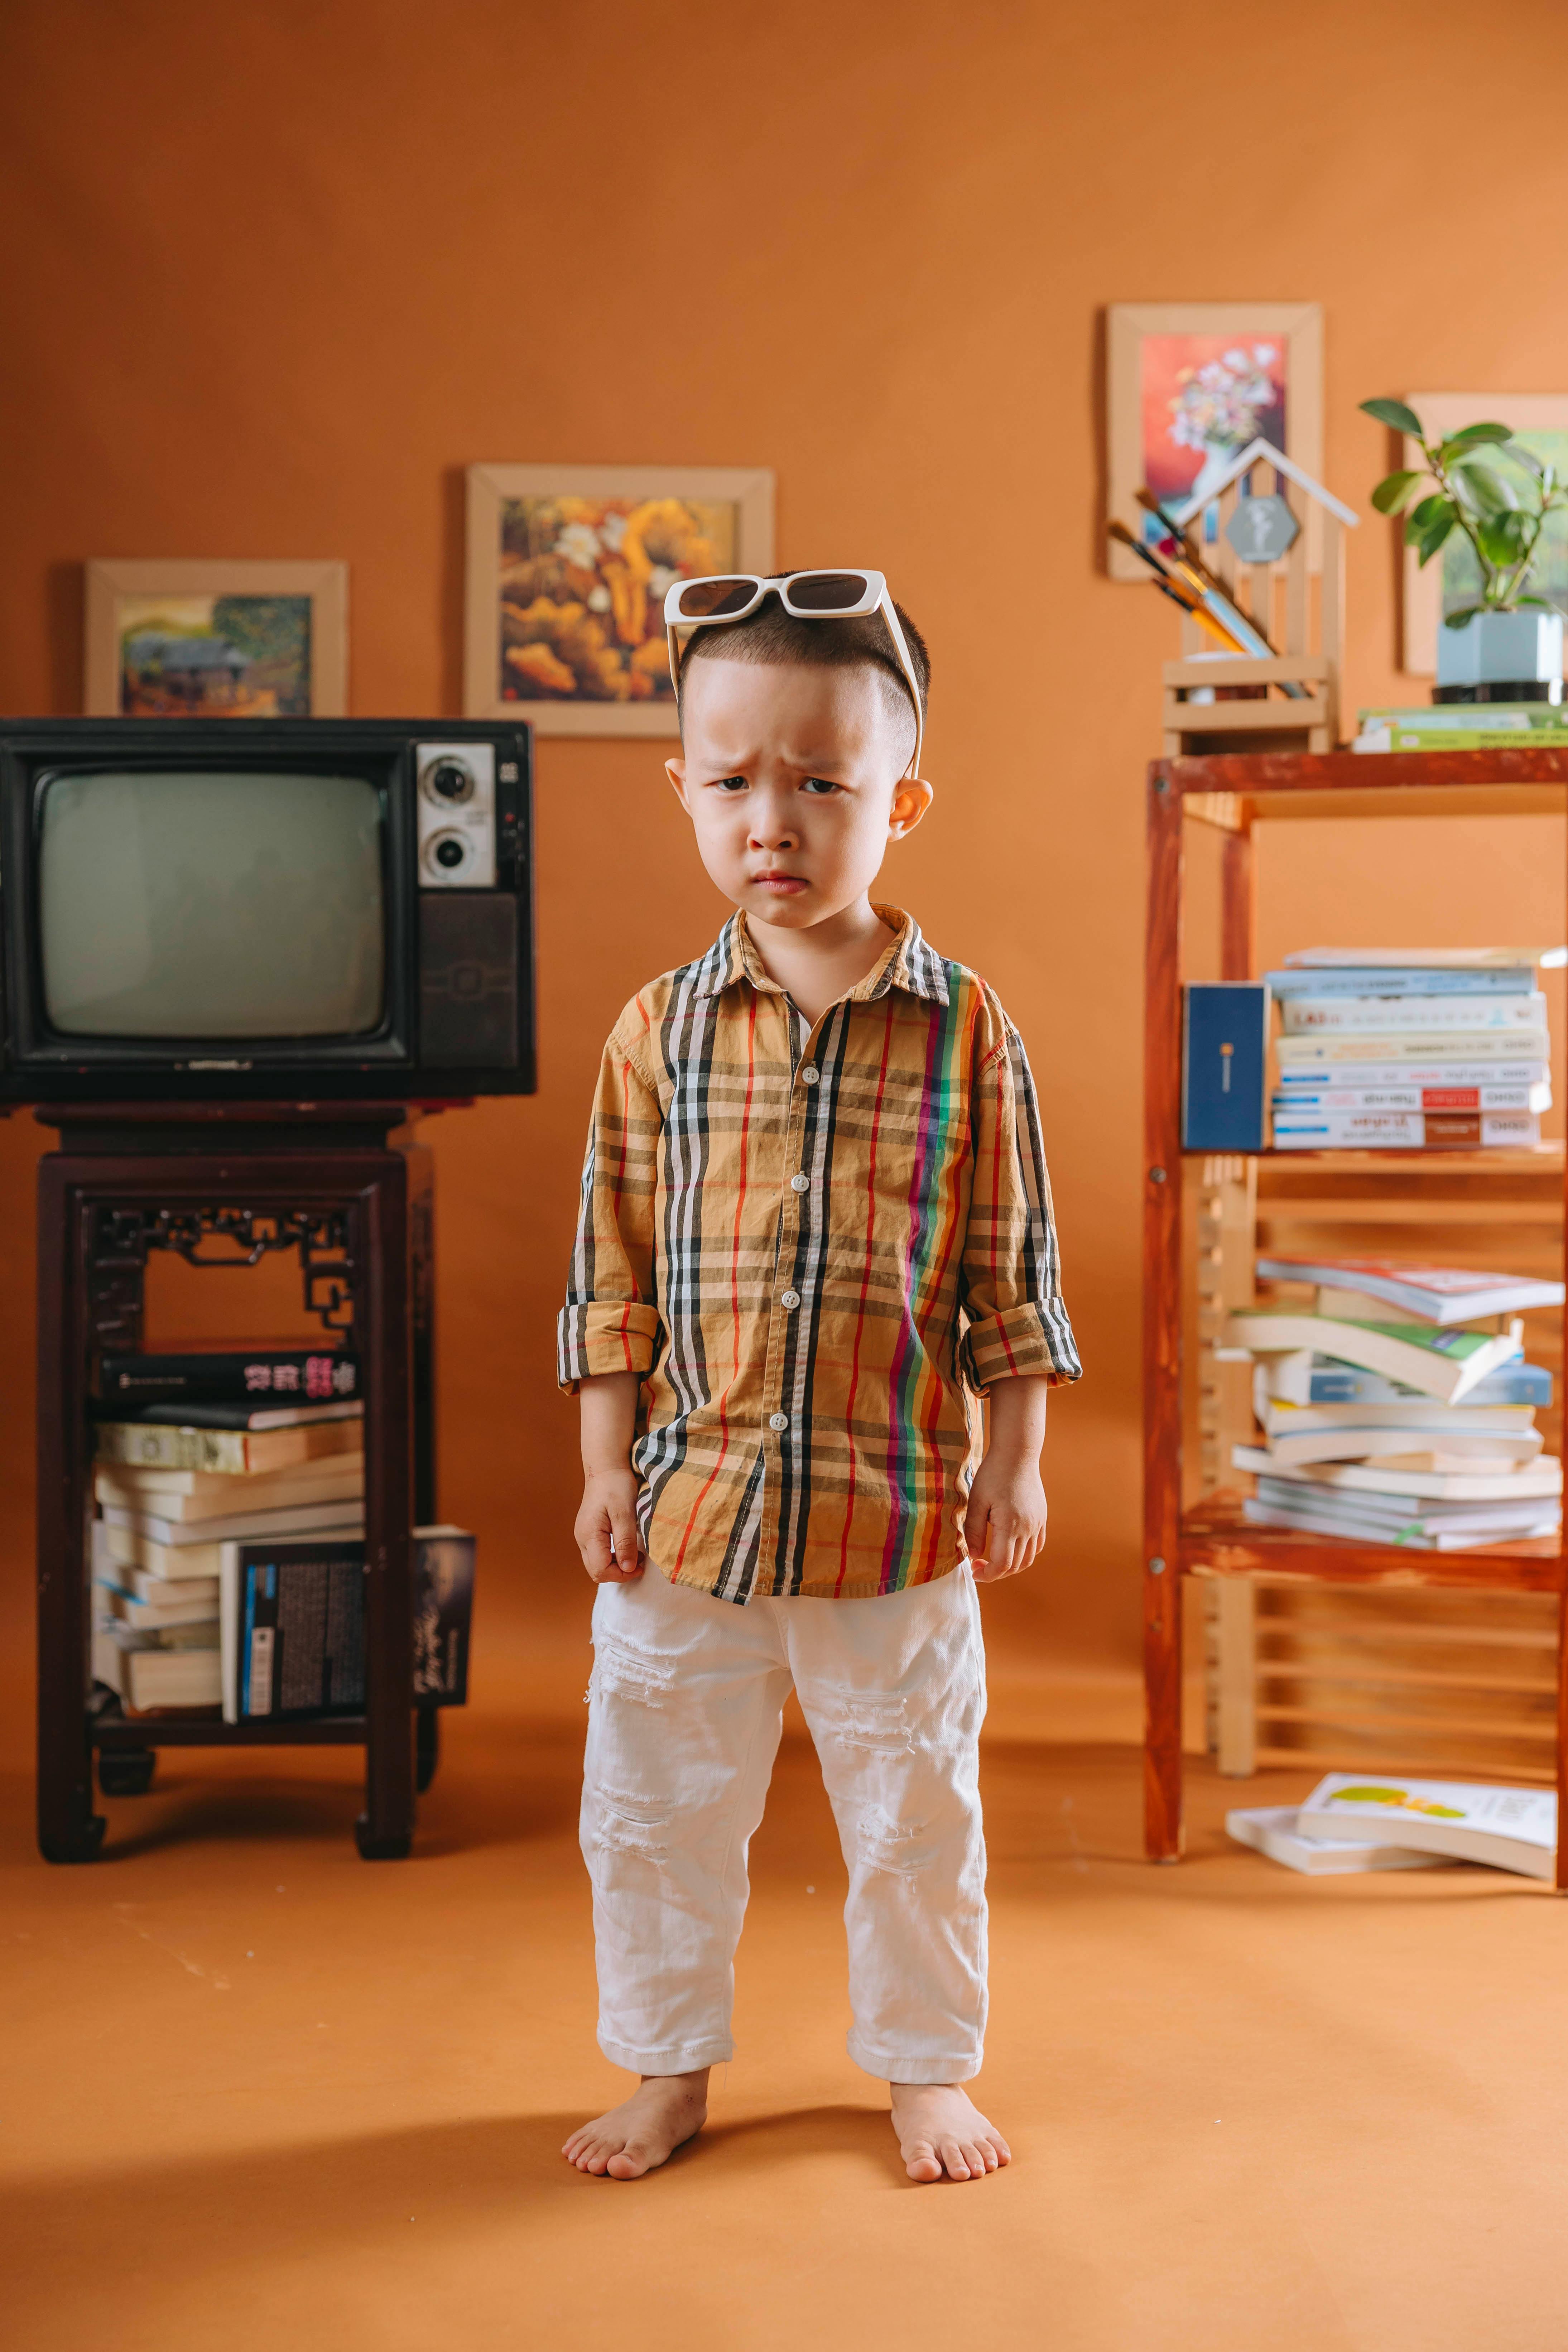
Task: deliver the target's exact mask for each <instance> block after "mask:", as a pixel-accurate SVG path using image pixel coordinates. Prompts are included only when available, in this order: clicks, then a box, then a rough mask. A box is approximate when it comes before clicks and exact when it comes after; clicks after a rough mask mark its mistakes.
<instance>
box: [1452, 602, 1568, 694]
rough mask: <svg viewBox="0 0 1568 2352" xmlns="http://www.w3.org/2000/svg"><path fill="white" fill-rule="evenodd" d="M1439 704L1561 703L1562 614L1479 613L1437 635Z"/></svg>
mask: <svg viewBox="0 0 1568 2352" xmlns="http://www.w3.org/2000/svg"><path fill="white" fill-rule="evenodd" d="M1432 699H1433V701H1434V702H1561V701H1562V699H1563V615H1562V614H1561V613H1539V612H1524V613H1476V614H1472V615H1471V617H1470V619H1469V620H1468V621H1467V622H1466V624H1465V625H1464V627H1463V628H1462V629H1450V628H1448V627H1447V625H1444V626H1442V627H1440V628H1439V629H1438V631H1437V685H1436V690H1435V692H1434V694H1433V697H1432Z"/></svg>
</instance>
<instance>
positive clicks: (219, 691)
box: [83, 557, 349, 719]
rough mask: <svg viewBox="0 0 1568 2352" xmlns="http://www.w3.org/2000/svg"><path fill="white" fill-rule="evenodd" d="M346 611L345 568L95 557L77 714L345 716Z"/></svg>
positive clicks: (89, 581) (316, 564) (104, 716)
mask: <svg viewBox="0 0 1568 2352" xmlns="http://www.w3.org/2000/svg"><path fill="white" fill-rule="evenodd" d="M247 606H249V607H251V608H252V609H251V610H249V611H247ZM348 615H349V568H348V565H347V564H346V563H341V562H289V561H282V562H273V561H272V560H270V559H269V558H257V559H254V560H248V561H247V560H237V561H235V562H207V561H206V560H205V559H200V558H194V557H193V558H191V559H189V560H184V559H180V560H170V561H163V560H161V559H150V560H148V561H146V562H137V561H133V560H129V559H126V560H122V559H120V558H99V559H97V560H95V561H94V562H89V564H88V566H87V644H86V664H85V668H86V678H85V685H86V692H85V694H84V697H83V708H84V709H85V710H86V712H87V715H88V717H89V719H125V718H132V719H135V718H142V719H153V718H157V719H171V718H194V719H294V718H303V719H342V718H343V717H345V716H346V715H347V711H348ZM225 656H228V658H225Z"/></svg>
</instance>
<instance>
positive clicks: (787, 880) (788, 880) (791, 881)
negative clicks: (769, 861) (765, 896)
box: [752, 873, 811, 898]
mask: <svg viewBox="0 0 1568 2352" xmlns="http://www.w3.org/2000/svg"><path fill="white" fill-rule="evenodd" d="M752 881H753V883H754V884H755V885H756V887H757V888H758V889H759V890H771V891H772V892H773V896H774V897H775V898H794V896H795V892H796V891H797V890H808V889H809V888H810V887H811V885H810V883H809V882H807V880H806V879H805V876H804V875H803V874H778V873H768V874H753V875H752Z"/></svg>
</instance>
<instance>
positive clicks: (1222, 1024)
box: [1182, 981, 1268, 1151]
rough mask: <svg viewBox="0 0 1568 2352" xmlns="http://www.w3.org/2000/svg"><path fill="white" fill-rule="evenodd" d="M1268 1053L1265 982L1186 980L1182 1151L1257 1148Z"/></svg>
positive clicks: (1264, 1113) (1261, 1140)
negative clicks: (1188, 983)
mask: <svg viewBox="0 0 1568 2352" xmlns="http://www.w3.org/2000/svg"><path fill="white" fill-rule="evenodd" d="M1267 1064H1268V982H1267V981H1194V982H1191V983H1190V985H1189V986H1188V987H1186V988H1185V989H1184V991H1183V1007H1182V1146H1183V1149H1184V1150H1187V1151H1261V1150H1263V1149H1264V1147H1265V1144H1266V1142H1267V1140H1268V1135H1267V1128H1266V1120H1267V1117H1268V1082H1267Z"/></svg>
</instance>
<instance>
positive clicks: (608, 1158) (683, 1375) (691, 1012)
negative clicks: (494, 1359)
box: [560, 908, 1079, 1601]
mask: <svg viewBox="0 0 1568 2352" xmlns="http://www.w3.org/2000/svg"><path fill="white" fill-rule="evenodd" d="M878 912H879V914H880V915H881V917H882V919H883V920H884V921H885V922H886V923H887V924H888V925H889V929H894V930H895V931H896V934H897V935H896V937H894V938H893V939H891V940H889V944H888V950H887V953H886V954H885V955H884V956H883V957H882V959H881V961H880V962H879V964H878V965H877V968H876V970H875V971H871V972H869V973H868V974H867V976H866V978H865V979H864V980H863V981H861V982H859V984H858V986H857V987H855V988H852V989H851V990H850V991H849V992H848V994H847V996H844V997H841V998H840V999H839V1001H838V1002H837V1003H836V1004H834V1005H833V1006H831V1007H830V1008H829V1010H828V1011H827V1012H826V1013H824V1014H823V1016H822V1018H821V1019H820V1020H819V1021H817V1022H815V1023H812V1022H808V1021H807V1020H806V1018H805V1014H804V1013H800V1012H799V1011H797V1009H796V1007H795V1005H794V1004H793V1003H791V1001H790V999H789V997H788V996H787V995H786V994H785V993H784V990H783V989H781V988H780V987H779V986H778V984H777V982H774V981H773V980H771V979H770V978H769V977H768V975H767V973H766V972H765V971H763V967H762V964H761V962H760V961H759V960H758V958H757V956H756V954H755V951H754V950H753V948H752V942H751V940H750V939H749V938H748V936H747V931H746V925H745V919H744V917H743V916H740V915H737V916H735V917H733V918H732V919H731V921H730V922H728V923H727V924H726V925H725V927H724V929H723V930H722V931H721V933H720V935H719V938H718V940H717V941H716V942H715V944H714V945H713V946H712V947H711V948H710V950H709V951H708V953H707V954H706V955H705V956H703V957H701V958H700V960H699V961H697V962H695V963H689V964H685V965H683V966H682V967H681V969H680V970H679V971H672V972H668V973H666V974H665V976H664V977H663V979H661V980H656V981H654V982H652V983H651V985H650V986H648V987H647V988H645V989H644V990H643V991H642V992H641V993H640V994H639V995H637V997H635V998H634V999H633V1000H632V1002H631V1003H630V1004H628V1005H627V1007H626V1011H625V1012H624V1013H622V1015H621V1017H620V1020H619V1021H618V1022H617V1023H616V1029H615V1033H614V1034H613V1035H612V1037H611V1039H610V1042H609V1044H608V1045H606V1047H605V1057H604V1062H603V1065H602V1066H601V1069H600V1074H599V1089H598V1096H597V1098H596V1100H595V1107H594V1119H593V1127H592V1130H591V1133H590V1136H589V1141H588V1156H587V1161H586V1164H585V1166H584V1171H583V1201H582V1214H581V1219H580V1222H579V1224H578V1229H577V1243H576V1249H575V1252H574V1257H573V1262H572V1278H571V1285H570V1287H569V1290H568V1292H567V1300H566V1305H565V1307H564V1309H563V1313H562V1316H561V1329H560V1377H561V1385H562V1386H563V1388H564V1389H565V1390H566V1391H568V1392H569V1393H570V1392H573V1391H575V1388H576V1385H577V1382H578V1381H580V1380H584V1379H586V1378H588V1377H590V1376H591V1375H593V1374H595V1373H600V1372H621V1371H636V1372H639V1373H641V1375H642V1379H643V1387H642V1392H641V1406H640V1408H639V1415H638V1434H637V1444H636V1446H635V1449H634V1451H633V1455H632V1461H633V1466H634V1467H635V1468H636V1470H637V1474H638V1475H639V1476H640V1478H641V1479H642V1482H643V1485H642V1495H641V1500H640V1504H639V1524H640V1527H641V1530H642V1536H643V1540H644V1543H645V1546H646V1548H647V1556H648V1558H649V1559H650V1560H651V1562H652V1563H653V1565H654V1566H655V1567H657V1568H658V1569H659V1570H662V1571H663V1573H664V1574H665V1575H666V1576H667V1577H668V1578H669V1579H670V1580H672V1581H673V1582H675V1583H677V1584H686V1585H691V1586H693V1587H695V1588H696V1590H697V1591H700V1592H711V1593H714V1594H716V1595H717V1596H718V1597H719V1598H720V1599H721V1600H725V1601H750V1600H752V1599H754V1598H756V1597H758V1596H759V1595H774V1596H783V1595H794V1594H805V1595H811V1596H832V1595H841V1596H843V1597H845V1598H851V1597H858V1596H860V1595H864V1594H869V1593H878V1592H896V1591H900V1589H901V1588H902V1587H903V1586H905V1585H907V1584H920V1583H924V1582H926V1581H927V1580H930V1579H931V1578H933V1577H938V1576H943V1575H945V1574H947V1572H948V1571H949V1570H951V1569H952V1568H954V1567H956V1566H957V1564H958V1562H959V1560H960V1559H962V1558H963V1540H962V1534H961V1530H960V1519H961V1516H962V1511H963V1503H964V1500H965V1497H966V1496H967V1495H968V1492H969V1484H970V1477H971V1475H972V1469H973V1463H974V1461H975V1459H976V1458H977V1454H976V1440H977V1437H978V1433H979V1413H978V1409H977V1407H976V1406H975V1405H974V1404H973V1402H972V1399H973V1393H974V1392H975V1391H981V1390H984V1389H985V1388H987V1387H988V1386H989V1385H990V1383H991V1382H992V1381H995V1380H1005V1379H1007V1378H1009V1377H1010V1376H1014V1375H1017V1374H1021V1373H1037V1374H1040V1375H1042V1376H1043V1377H1044V1378H1045V1379H1047V1380H1048V1381H1052V1382H1057V1381H1074V1380H1077V1378H1078V1377H1079V1360H1078V1351H1077V1349H1076V1347H1075V1345H1074V1342H1073V1335H1072V1328H1071V1326H1070V1324H1069V1323H1068V1318H1067V1310H1066V1308H1065V1307H1063V1305H1062V1300H1061V1293H1060V1289H1059V1286H1058V1257H1057V1238H1056V1229H1055V1226H1054V1223H1053V1222H1052V1217H1051V1200H1050V1189H1049V1185H1048V1182H1047V1176H1046V1163H1045V1156H1044V1152H1043V1150H1042V1149H1041V1142H1040V1127H1039V1117H1038V1112H1037V1105H1036V1100H1035V1090H1034V1084H1033V1081H1032V1079H1031V1077H1030V1076H1029V1066H1028V1063H1027V1062H1026V1059H1025V1057H1024V1047H1023V1044H1022V1041H1021V1040H1020V1038H1019V1036H1018V1033H1017V1031H1016V1029H1015V1028H1014V1027H1013V1025H1012V1024H1011V1023H1010V1022H1009V1021H1008V1019H1007V1017H1006V1015H1005V1013H1004V1012H1003V1010H1002V1008H1001V1006H1000V1005H999V1004H998V1003H997V1002H996V999H995V997H994V994H993V993H992V992H991V990H990V989H989V988H988V987H987V986H986V984H985V982H984V981H983V980H981V979H979V978H978V977H977V976H976V975H975V974H974V973H973V972H972V971H965V970H964V968H963V965H962V964H956V963H949V962H946V961H943V959H942V957H940V956H938V955H936V954H934V953H933V952H932V950H931V949H930V948H929V947H928V946H927V945H926V943H925V941H924V940H922V939H921V934H920V931H919V929H917V927H916V926H915V924H914V923H913V921H911V919H910V918H909V917H908V916H907V915H901V914H900V913H899V912H898V910H897V909H896V908H879V909H878Z"/></svg>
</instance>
